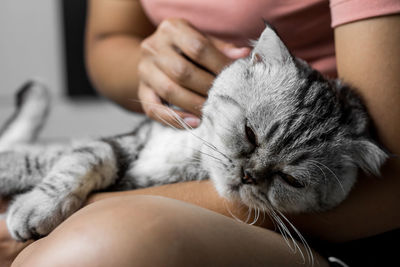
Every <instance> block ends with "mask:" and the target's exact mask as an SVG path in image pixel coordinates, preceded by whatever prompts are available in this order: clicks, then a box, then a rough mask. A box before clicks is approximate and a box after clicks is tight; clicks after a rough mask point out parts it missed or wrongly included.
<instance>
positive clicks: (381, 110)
mask: <svg viewBox="0 0 400 267" xmlns="http://www.w3.org/2000/svg"><path fill="white" fill-rule="evenodd" d="M97 1H98V2H96V3H97V4H96V5H92V6H97V7H98V8H100V9H101V6H103V8H104V10H107V8H105V7H106V6H107V5H109V6H108V9H110V6H113V5H115V6H114V7H115V8H116V9H115V13H114V14H116V13H118V12H122V11H121V10H122V9H123V10H125V11H127V10H128V8H127V7H128V6H130V7H131V8H132V6H133V5H137V2H136V1H127V0H125V1H122V0H121V1H115V0H114V1H113V0H97ZM92 4H93V3H92ZM118 5H121V6H124V7H123V8H122V7H119V8H117V6H118ZM131 5H132V6H131ZM104 10H103V11H104ZM133 10H136V11H137V9H134V8H133ZM112 13H113V12H110V13H109V14H112ZM115 16H116V15H115ZM139 17H140V16H139ZM118 18H120V17H118ZM124 18H125V19H128V18H129V16H128V15H126V17H124V16H122V15H121V18H120V20H119V19H116V18H115V17H114V19H115V23H116V24H118V23H117V21H120V23H121V25H124V26H126V23H123V22H124ZM136 18H138V17H136ZM130 20H132V19H130ZM130 20H127V21H130ZM100 21H101V19H100V17H98V21H97V23H100ZM110 21H114V20H113V19H110ZM92 23H94V22H92ZM95 24H96V23H95ZM112 24H113V23H111V24H107V25H108V26H107V27H111V26H112ZM121 25H120V27H121ZM97 26H98V28H97V29H98V30H99V31H98V32H97V33H93V32H92V34H93V36H97V37H98V38H99V40H100V39H101V38H100V37H102V38H104V39H103V40H102V41H101V42H100V41H99V42H98V43H97V44H96V45H94V44H93V47H92V49H89V51H92V52H89V53H93V55H92V56H93V58H92V59H90V57H91V56H90V55H89V69H90V70H91V73H92V79H93V80H97V82H96V84H97V85H98V87H99V88H102V89H100V90H102V91H103V93H104V94H105V95H108V96H109V97H111V98H112V99H115V100H118V99H119V98H118V97H114V96H116V95H117V96H127V95H131V97H133V98H134V99H137V98H135V94H136V95H137V93H136V92H137V91H135V90H134V88H138V84H139V83H140V79H141V78H140V77H139V74H137V76H135V75H136V74H135V73H136V71H135V70H137V69H138V66H139V62H140V57H139V55H137V54H134V53H133V51H134V49H133V47H136V48H137V47H138V46H140V43H141V40H144V39H145V36H146V34H151V33H143V37H141V38H142V39H140V38H139V37H137V35H135V34H134V33H133V32H134V31H133V29H131V28H130V27H128V28H127V29H128V30H127V31H126V32H125V31H121V30H118V29H120V28H119V27H117V26H118V25H117V26H115V28H111V29H110V28H108V32H107V31H105V32H102V29H104V27H105V26H104V27H103V28H102V27H100V26H99V25H98V24H97ZM93 27H94V26H93ZM122 28H123V27H122ZM153 30H154V29H153ZM149 31H150V32H151V30H149ZM115 32H118V33H121V34H114V33H115ZM127 32H129V34H127ZM89 35H90V33H89ZM106 36H108V37H107V38H106ZM132 36H133V37H132ZM355 36H356V37H357V38H355ZM114 37H115V39H113V38H114ZM135 38H136V39H135ZM210 43H211V42H210ZM398 43H400V17H399V16H387V17H379V18H374V19H368V20H363V21H359V22H354V23H349V24H346V25H342V26H340V27H338V28H336V29H335V45H336V52H337V61H338V70H339V76H340V77H342V78H343V79H344V80H346V81H347V82H350V83H351V84H353V85H354V86H355V87H356V88H358V90H359V92H360V94H361V95H362V97H363V98H364V99H365V102H366V104H367V108H368V110H369V112H370V114H371V116H372V118H373V120H374V124H375V128H376V131H377V134H378V137H379V139H380V141H381V142H382V143H383V144H384V145H385V146H386V147H387V148H388V149H389V150H390V151H391V152H392V153H394V154H400V139H399V138H398V133H399V132H400V107H399V105H398V103H400V76H399V75H398V73H400V60H399V58H400V51H399V49H398ZM115 45H117V47H119V48H120V49H115ZM118 45H120V46H118ZM107 47H108V48H109V49H107ZM110 48H113V49H110ZM124 49H126V50H124ZM95 50H96V51H97V52H94V51H95ZM110 50H112V51H110ZM124 51H125V52H124ZM135 51H137V50H135ZM96 53H98V54H99V55H100V54H102V55H103V57H96V56H94V54H96ZM107 53H109V55H107ZM126 55H131V57H128V58H130V59H131V60H128V59H127V56H126ZM371 55H373V56H371ZM90 61H91V62H92V63H90ZM112 63H114V65H112ZM124 64H125V65H124ZM91 65H92V66H91ZM90 66H91V67H90ZM116 66H120V67H121V69H120V70H119V71H114V72H113V71H112V70H111V69H113V68H116ZM95 68H98V70H95ZM108 68H109V69H108ZM116 69H118V68H116ZM128 70H129V72H128ZM124 73H125V74H124ZM127 73H128V74H129V75H128V74H127ZM101 74H104V75H101ZM166 75H167V74H166ZM107 76H109V77H107ZM128 76H129V77H128ZM124 77H125V78H124ZM135 77H136V78H135ZM168 77H169V76H168ZM124 79H125V80H124ZM143 79H144V78H143ZM124 81H129V82H132V83H128V82H127V83H125V84H123V82H124ZM114 85H115V87H113V86H114ZM117 85H118V86H117ZM134 85H136V87H135V86H134ZM182 87H183V88H184V86H182ZM381 88H382V89H381ZM114 90H115V91H114ZM190 91H191V92H197V91H196V90H195V89H193V90H190ZM153 92H157V89H154V88H153ZM199 95H200V94H199ZM121 99H124V97H121V98H120V99H119V100H121ZM170 101H171V100H170ZM188 101H191V100H188ZM125 103H127V105H128V106H127V107H128V108H131V109H135V108H137V107H131V106H130V105H131V104H132V103H131V102H125ZM177 103H178V102H177ZM137 109H139V108H137ZM161 116H162V115H161ZM399 174H400V160H399V159H396V158H394V159H391V160H390V161H389V162H388V163H387V164H386V165H385V166H384V168H383V169H382V178H380V179H376V178H372V177H364V176H360V179H359V182H358V183H357V185H356V186H355V188H354V190H353V191H352V193H351V194H350V196H349V198H348V199H347V200H346V201H345V202H344V203H343V204H342V205H340V206H339V207H337V208H335V209H334V210H332V211H329V212H326V213H322V214H308V215H307V214H304V215H296V216H291V218H290V219H291V221H293V222H294V224H295V225H296V226H297V227H298V228H299V229H301V231H302V232H303V233H304V234H305V235H309V236H317V237H319V238H322V239H325V240H329V241H332V242H342V241H346V240H352V239H357V238H361V237H366V236H370V235H374V234H377V233H382V232H385V231H388V230H391V229H395V228H398V227H399V226H400V215H399V213H398V204H399V202H400V194H399V193H398V192H399V191H400V179H398V178H399ZM136 194H142V195H143V194H147V195H160V196H166V197H169V198H174V199H178V200H182V201H185V202H190V203H193V204H195V205H197V206H201V207H204V208H207V209H209V210H212V211H214V212H215V213H212V212H203V210H202V209H200V208H197V207H196V206H190V205H187V204H184V203H183V202H176V201H172V200H171V201H170V200H165V199H164V200H163V201H159V199H158V198H143V197H139V198H138V197H136V196H130V195H136ZM116 197H118V198H116ZM120 197H124V198H120ZM99 199H104V200H102V202H99V203H98V204H96V203H95V204H93V206H92V205H89V206H88V207H86V208H83V209H82V210H81V211H80V212H78V213H76V214H75V215H74V216H72V217H71V218H70V219H69V220H67V221H66V222H65V223H63V224H62V225H61V226H60V227H59V228H57V230H56V231H54V232H53V233H52V234H51V235H49V237H47V238H44V239H41V240H40V241H38V242H35V243H34V244H33V245H31V246H29V247H28V248H27V249H25V250H24V251H23V253H21V254H20V256H19V257H18V258H17V260H16V261H15V263H14V266H62V265H61V263H62V262H61V261H60V260H58V259H57V258H56V257H51V255H53V254H52V253H51V252H54V250H56V251H58V253H59V254H56V255H58V256H59V257H58V258H60V259H66V258H67V259H71V261H72V258H74V256H76V255H78V254H79V255H82V254H83V253H80V252H79V253H77V254H74V253H76V250H75V251H74V250H72V249H71V250H69V249H65V247H64V246H65V245H66V244H67V243H69V244H77V243H82V244H85V245H86V246H85V247H84V248H93V250H90V251H87V252H88V253H87V254H89V255H90V253H93V254H94V255H95V257H92V258H90V257H89V258H85V260H88V262H85V264H84V266H101V265H100V264H101V263H103V262H109V260H110V259H112V258H115V257H110V256H112V255H115V254H113V253H122V254H118V255H119V258H120V260H121V261H124V262H125V263H126V262H129V263H131V264H130V265H125V266H134V265H133V264H134V263H132V261H131V259H132V258H131V256H132V255H136V256H137V255H144V256H143V257H144V258H143V259H140V260H143V262H140V263H143V265H138V266H146V264H145V263H147V264H149V265H151V264H155V263H157V262H154V261H157V260H164V261H163V262H167V261H166V257H167V256H168V255H172V256H171V258H172V261H171V264H175V265H174V266H183V265H185V266H187V265H195V263H197V262H198V260H199V259H198V258H196V255H193V254H190V253H189V252H188V253H182V254H180V257H179V258H178V257H174V255H175V254H173V252H171V251H170V250H168V249H171V248H170V245H171V242H167V241H168V240H169V241H171V236H166V235H163V233H165V232H164V231H167V232H169V231H172V236H174V237H175V236H177V235H179V233H181V231H182V232H184V233H187V235H185V237H182V236H180V237H181V239H180V240H179V242H177V243H178V247H179V246H185V247H189V248H190V247H192V248H196V249H199V248H198V247H196V246H197V245H198V244H197V242H191V240H193V237H194V236H193V235H194V234H195V233H196V232H197V231H198V233H201V235H200V236H201V237H202V239H201V242H204V243H205V244H207V246H204V247H202V248H201V250H200V251H202V252H203V253H204V254H203V255H205V257H204V258H203V259H202V260H205V261H207V260H208V261H211V260H213V259H215V262H213V263H214V265H217V264H219V263H221V262H218V261H217V260H221V261H222V262H223V263H226V264H229V263H232V262H229V260H234V262H236V263H242V262H243V261H246V263H249V262H248V261H249V260H259V262H263V263H264V264H265V263H266V262H271V264H272V266H273V265H274V264H275V265H279V266H285V265H284V264H286V263H283V262H279V263H278V262H277V261H279V260H282V258H284V259H283V260H285V261H286V260H288V261H289V262H291V263H290V264H289V265H288V266H294V265H293V264H294V263H297V262H298V259H299V258H298V254H290V253H287V252H288V250H287V247H286V248H283V247H282V246H281V245H282V244H283V243H282V239H281V238H280V237H279V236H278V235H275V234H274V233H273V232H271V231H269V230H266V229H261V228H257V227H254V226H249V225H245V224H237V223H233V221H232V220H230V219H228V218H226V216H222V215H219V214H223V215H227V216H231V215H230V214H229V212H228V209H227V206H226V205H227V202H226V201H225V200H223V199H221V198H219V197H218V195H217V194H216V192H215V190H213V187H212V185H211V183H210V182H201V183H197V182H193V183H182V184H174V185H168V186H163V187H157V188H148V189H143V190H137V191H130V192H118V193H104V194H97V195H94V196H93V197H92V201H97V200H99ZM228 205H229V209H230V210H231V211H232V212H233V213H234V214H235V215H236V216H238V217H239V218H246V217H247V213H246V210H243V209H242V208H241V207H240V206H238V205H237V204H236V203H229V204H228ZM136 206H138V208H136ZM142 206H143V207H146V206H147V207H148V209H146V208H143V209H141V208H140V207H142ZM159 207H162V209H161V210H160V208H159ZM127 213H129V214H130V216H128V217H127V216H126V214H127ZM218 213H219V214H218ZM110 214H112V216H110ZM132 214H135V215H137V216H132ZM171 214H174V215H177V214H184V215H183V216H181V217H177V216H172V217H171V216H170V215H171ZM156 215H159V216H160V217H161V218H162V221H168V222H169V223H167V224H164V226H165V227H163V225H160V224H157V223H156V224H155V225H153V227H155V228H151V227H150V229H151V230H152V231H147V232H146V235H144V236H143V235H142V236H140V235H137V233H136V232H135V231H136V230H135V229H131V225H138V226H139V228H138V229H140V230H141V231H142V230H144V229H143V228H145V226H146V225H148V224H149V221H151V220H145V221H143V219H141V218H147V219H148V218H151V219H155V217H156ZM90 218H93V220H94V221H95V222H96V223H99V224H93V223H92V224H89V223H86V220H90ZM222 218H224V219H222ZM197 221H200V222H202V223H201V224H200V225H199V224H194V222H197ZM228 221H229V223H228ZM117 222H119V223H121V224H120V225H119V227H113V225H114V224H115V223H117ZM124 222H126V224H124ZM181 222H186V223H183V227H182V228H180V229H178V228H176V227H173V226H176V225H181V224H180V223H181ZM208 222H212V223H211V224H209V223H208ZM81 225H83V226H81ZM192 225H194V226H192ZM85 226H86V228H85ZM89 226H90V227H89ZM97 226H98V227H97ZM260 226H262V227H266V228H270V227H271V223H270V222H269V221H268V220H265V221H264V223H262V224H261V225H260ZM77 227H83V228H80V229H82V231H79V235H76V234H75V235H74V234H73V233H76V231H77V230H76V229H79V228H77ZM187 227H189V228H187ZM88 228H90V229H88ZM132 228H134V227H132ZM118 229H122V230H121V231H119V232H118V231H117V230H118ZM154 229H155V230H157V231H156V232H157V233H161V234H160V235H154V234H152V233H153V232H154V231H153V230H154ZM176 229H178V230H179V231H178V232H177V231H176ZM213 229H220V230H221V231H222V230H226V231H227V232H223V233H224V234H222V235H218V234H215V233H214V232H211V233H214V234H212V235H210V234H207V233H210V231H211V230H213ZM255 229H257V230H255ZM109 230H110V231H111V230H113V232H112V234H107V235H105V236H106V238H107V239H101V240H99V239H98V238H97V239H96V238H95V237H96V236H97V237H98V235H99V233H104V232H106V231H109ZM114 231H117V232H118V233H116V232H114ZM126 231H128V232H126ZM144 231H145V230H144ZM254 231H256V232H257V235H256V236H254V233H255V232H254ZM82 233H85V235H83V234H82ZM86 233H87V235H86ZM147 234H148V235H147ZM231 235H232V237H233V238H236V237H238V238H239V237H240V240H241V242H242V241H243V244H254V246H251V245H244V246H240V248H241V249H242V251H243V253H231V252H230V251H235V252H237V251H238V247H237V246H236V247H235V242H233V241H232V239H229V238H230V236H231ZM150 237H151V238H155V239H151V240H150V241H148V243H147V244H149V247H150V248H153V249H155V248H158V249H159V250H157V253H158V254H154V253H153V254H150V255H149V253H148V251H147V254H146V253H145V251H143V248H141V247H138V246H136V245H135V244H138V242H139V243H140V244H141V242H147V240H149V238H150ZM216 237H217V238H216ZM168 238H169V239H168ZM216 239H217V240H218V241H220V242H222V243H223V244H224V246H221V243H218V242H217V241H216ZM102 240H103V241H106V242H102ZM174 240H175V239H174ZM250 240H251V243H248V242H250ZM151 241H154V242H153V243H152V242H151ZM161 241H162V242H161ZM164 241H165V242H166V243H165V242H164ZM113 242H115V243H116V244H118V246H116V245H113V246H110V244H114V243H113ZM163 242H164V243H163ZM94 243H95V244H100V245H99V246H100V247H97V246H93V244H94ZM10 244H12V242H11V241H10ZM159 244H161V245H159ZM228 245H229V246H228ZM230 245H232V246H230ZM257 246H260V247H267V248H271V249H272V248H276V249H278V250H279V251H274V253H276V254H272V255H269V254H265V253H266V252H265V250H264V251H260V250H258V248H257V249H255V248H254V247H257ZM116 247H117V248H119V250H118V251H117V250H116V249H115V248H116ZM125 247H128V248H129V250H127V251H125V250H120V249H121V248H125ZM113 248H114V249H113ZM224 248H225V249H224ZM164 249H167V250H165V251H168V253H167V255H166V254H164V255H162V254H160V253H159V252H160V251H163V250H164ZM281 249H282V250H281ZM107 251H108V252H109V253H108V254H107V253H106V252H107ZM121 251H122V252H121ZM193 251H194V250H193ZM215 251H218V256H219V257H217V256H216V255H215V254H214V253H215ZM152 252H154V250H153V251H152ZM185 252H186V251H185ZM261 252H262V253H261ZM64 253H65V254H64ZM246 253H255V254H246ZM285 253H286V254H285ZM93 254H91V255H93ZM248 255H253V256H254V257H249V256H248ZM265 255H267V256H266V257H264V256H265ZM274 255H279V256H280V257H275V256H274ZM282 255H284V256H282ZM63 257H65V258H63ZM316 257H318V256H316ZM168 259H170V257H169V258H168ZM174 260H176V261H174ZM191 260H192V261H191ZM264 260H265V261H264ZM182 261H184V262H182ZM64 262H65V261H64ZM124 262H119V263H121V265H118V264H116V265H118V266H124V265H123V263H124ZM138 262H139V261H138ZM33 263H35V264H36V263H37V265H35V264H33ZM39 263H40V264H39ZM86 263H87V264H86ZM188 263H189V264H188ZM206 263H209V262H206ZM206 263H203V264H206ZM319 263H320V264H324V262H323V260H319ZM32 264H33V265H32ZM45 264H47V265H45ZM76 264H77V266H82V265H81V264H80V263H79V264H78V263H76ZM210 265H212V264H210ZM243 265H248V266H251V264H242V266H243ZM68 266H73V263H71V264H70V265H68ZM203 266H204V265H203ZM220 266H223V265H220ZM227 266H228V265H227ZM229 266H230V265H229ZM253 266H257V265H256V263H255V264H254V265H253Z"/></svg>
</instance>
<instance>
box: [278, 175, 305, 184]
mask: <svg viewBox="0 0 400 267" xmlns="http://www.w3.org/2000/svg"><path fill="white" fill-rule="evenodd" d="M277 175H278V176H279V177H280V178H282V180H283V181H285V182H286V183H287V184H288V185H290V186H292V187H294V188H304V187H305V185H304V184H303V183H301V182H300V181H299V180H298V179H296V178H294V177H293V176H291V175H289V174H286V173H283V172H278V173H277Z"/></svg>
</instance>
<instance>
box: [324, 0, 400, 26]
mask: <svg viewBox="0 0 400 267" xmlns="http://www.w3.org/2000/svg"><path fill="white" fill-rule="evenodd" d="M330 8H331V17H332V22H331V26H332V28H335V27H337V26H339V25H342V24H345V23H349V22H353V21H357V20H362V19H367V18H372V17H378V16H384V15H393V14H399V13H400V0H330Z"/></svg>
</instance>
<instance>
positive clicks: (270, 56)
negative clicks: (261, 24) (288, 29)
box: [251, 24, 292, 64]
mask: <svg viewBox="0 0 400 267" xmlns="http://www.w3.org/2000/svg"><path fill="white" fill-rule="evenodd" d="M291 59H292V55H291V54H290V52H289V50H288V49H287V47H286V45H285V44H284V43H283V42H282V40H281V38H280V37H279V36H278V34H277V32H276V31H275V29H274V28H273V27H271V26H270V25H269V24H266V28H265V30H264V31H263V32H262V34H261V36H260V38H259V39H258V41H256V42H255V46H254V49H253V51H252V54H251V61H252V63H253V64H256V63H269V62H271V61H277V62H282V63H283V62H287V61H288V60H291Z"/></svg>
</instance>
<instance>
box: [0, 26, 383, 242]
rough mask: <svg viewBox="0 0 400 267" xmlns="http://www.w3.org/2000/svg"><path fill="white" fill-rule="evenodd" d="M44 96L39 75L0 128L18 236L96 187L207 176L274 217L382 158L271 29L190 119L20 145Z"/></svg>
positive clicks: (28, 234) (332, 197)
mask: <svg viewBox="0 0 400 267" xmlns="http://www.w3.org/2000/svg"><path fill="white" fill-rule="evenodd" d="M47 99H48V97H47V93H45V90H44V89H43V87H42V86H41V85H40V84H38V83H31V84H29V85H27V86H26V87H25V89H24V90H23V93H21V94H20V95H19V102H20V103H21V104H20V105H19V106H18V107H19V109H18V110H19V112H18V114H19V115H17V116H14V120H13V121H12V122H10V123H8V124H7V127H6V128H5V129H4V130H3V131H2V132H1V133H2V135H1V136H0V148H1V152H0V196H12V197H13V198H14V199H13V201H12V203H11V205H10V207H9V209H8V212H7V225H8V228H9V230H10V232H11V235H12V236H13V237H14V238H15V239H17V240H26V239H30V238H38V237H40V236H43V235H46V234H48V233H49V232H50V231H51V230H52V229H53V228H54V227H56V226H57V225H58V224H59V223H60V222H62V221H63V220H64V219H65V218H67V217H68V216H70V215H71V214H72V213H73V212H75V211H76V210H77V209H79V208H80V207H81V205H82V204H83V203H84V201H85V200H86V198H87V196H88V195H89V194H90V193H91V192H94V191H99V190H128V189H134V188H140V187H148V186H154V185H159V184H165V183H174V182H179V181H186V180H196V179H206V178H210V179H211V180H212V181H213V182H214V184H215V187H216V189H217V191H218V192H219V193H220V194H221V195H222V196H224V197H227V198H228V199H236V200H239V201H241V202H243V203H244V204H246V205H247V206H249V208H251V209H256V210H258V211H265V212H270V214H271V216H272V217H273V218H275V219H276V220H281V219H280V218H281V217H280V215H279V214H281V212H303V211H318V210H326V209H329V208H332V207H334V206H335V205H337V204H339V203H340V202H341V201H342V200H343V199H345V197H346V196H347V194H348V193H349V191H350V189H351V187H352V185H353V184H354V182H355V180H356V175H357V168H362V169H364V170H365V171H369V172H372V173H378V172H379V167H380V165H381V164H382V163H383V161H384V160H385V158H386V153H385V152H383V151H382V150H381V149H380V148H379V147H378V146H377V145H376V144H375V143H374V142H373V141H372V139H371V137H370V136H369V133H368V132H369V131H368V115H367V113H366V110H365V108H364V106H363V105H362V103H361V100H360V99H359V97H357V95H356V94H355V93H354V92H353V91H352V90H351V89H350V88H349V87H348V86H346V85H344V84H342V83H341V82H339V81H336V80H327V79H326V78H324V77H322V75H320V74H319V73H318V72H316V71H315V70H312V69H311V68H310V67H309V66H308V65H307V64H306V63H305V62H303V61H301V60H299V59H297V58H295V57H293V56H292V55H291V54H290V53H289V51H288V50H287V48H286V47H285V45H284V44H283V43H282V41H281V40H280V39H279V37H278V36H277V34H276V33H275V32H274V31H273V30H272V29H271V28H269V27H267V28H266V29H265V31H264V32H263V34H262V35H261V37H260V40H259V41H258V42H257V44H256V46H255V48H254V50H253V52H252V54H251V56H250V57H248V58H245V59H240V60H237V61H236V62H234V63H233V64H232V65H231V66H229V67H227V68H226V69H225V70H224V71H223V72H222V73H221V74H220V75H219V76H218V77H217V79H216V80H215V82H214V85H213V87H212V88H211V89H210V92H209V97H208V99H207V101H206V104H205V105H204V107H203V122H202V124H201V126H200V127H199V128H197V129H188V128H187V129H186V130H184V131H182V130H176V129H172V128H170V127H164V126H162V125H160V124H158V123H156V122H153V121H150V120H148V119H144V120H143V121H142V122H141V123H140V124H138V125H137V126H136V127H135V129H134V130H133V131H132V132H130V133H127V134H122V135H118V136H114V137H107V138H99V139H97V140H87V141H83V142H77V143H72V144H68V145H67V144H64V145H47V146H44V145H35V144H29V142H31V141H33V139H34V138H33V137H34V136H35V133H36V132H37V129H39V128H40V127H39V126H40V125H41V124H42V122H43V119H44V117H45V114H46V113H47V112H46V111H47ZM32 107H33V108H32ZM25 109H26V110H29V111H26V112H25ZM34 118H42V119H39V120H37V119H34ZM19 125H25V126H19ZM281 221H282V220H281Z"/></svg>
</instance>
